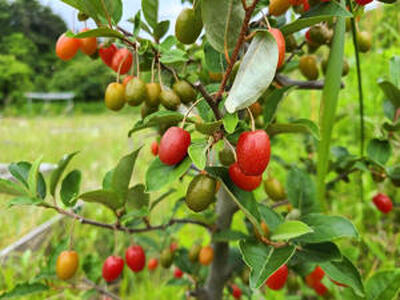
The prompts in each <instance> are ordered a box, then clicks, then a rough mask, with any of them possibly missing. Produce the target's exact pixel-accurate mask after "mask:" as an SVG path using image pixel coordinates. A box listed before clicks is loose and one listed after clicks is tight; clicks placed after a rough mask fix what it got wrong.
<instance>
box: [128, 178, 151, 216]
mask: <svg viewBox="0 0 400 300" xmlns="http://www.w3.org/2000/svg"><path fill="white" fill-rule="evenodd" d="M145 189H146V187H145V186H144V185H143V184H141V183H140V184H137V185H135V186H134V187H131V188H130V189H129V190H128V194H127V197H126V198H127V201H126V206H127V208H128V209H135V210H137V209H140V208H142V207H145V208H147V207H148V206H149V202H150V195H149V194H148V193H146V192H145Z"/></svg>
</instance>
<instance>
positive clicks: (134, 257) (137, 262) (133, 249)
mask: <svg viewBox="0 0 400 300" xmlns="http://www.w3.org/2000/svg"><path fill="white" fill-rule="evenodd" d="M125 259H126V264H127V265H128V267H129V268H130V269H131V270H132V271H133V272H140V271H142V270H143V268H144V266H145V264H146V254H145V253H144V251H143V248H142V247H141V246H139V245H133V246H130V247H129V248H128V249H126V251H125Z"/></svg>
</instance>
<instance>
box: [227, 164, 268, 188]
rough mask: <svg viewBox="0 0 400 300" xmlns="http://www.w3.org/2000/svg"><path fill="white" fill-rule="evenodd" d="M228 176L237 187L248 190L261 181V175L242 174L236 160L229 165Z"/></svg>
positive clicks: (256, 186) (255, 186)
mask: <svg viewBox="0 0 400 300" xmlns="http://www.w3.org/2000/svg"><path fill="white" fill-rule="evenodd" d="M229 177H230V178H231V180H232V181H233V183H234V184H235V185H236V186H237V187H238V188H240V189H242V190H245V191H248V192H251V191H252V190H255V189H256V188H258V186H259V185H260V184H261V181H262V176H247V175H244V174H243V172H242V170H241V169H240V167H239V164H238V163H237V162H236V163H234V164H232V165H231V166H230V167H229Z"/></svg>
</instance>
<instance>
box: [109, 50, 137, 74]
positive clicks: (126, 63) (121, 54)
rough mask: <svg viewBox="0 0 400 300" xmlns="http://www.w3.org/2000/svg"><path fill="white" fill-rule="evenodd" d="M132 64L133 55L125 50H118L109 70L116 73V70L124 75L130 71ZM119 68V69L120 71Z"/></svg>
mask: <svg viewBox="0 0 400 300" xmlns="http://www.w3.org/2000/svg"><path fill="white" fill-rule="evenodd" d="M132 62H133V55H132V53H131V52H130V51H129V50H128V49H126V48H122V49H118V51H117V52H115V54H114V56H113V59H112V62H111V68H112V69H113V70H114V71H115V72H117V73H118V70H119V71H120V72H119V74H121V75H124V74H126V73H128V72H129V70H130V69H131V66H132ZM120 66H121V69H120Z"/></svg>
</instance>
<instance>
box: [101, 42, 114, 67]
mask: <svg viewBox="0 0 400 300" xmlns="http://www.w3.org/2000/svg"><path fill="white" fill-rule="evenodd" d="M117 51H118V48H117V47H116V46H115V45H114V44H111V45H110V46H109V47H107V48H106V47H104V45H100V47H99V55H100V58H101V60H102V61H103V62H104V63H105V64H106V65H107V66H109V67H110V68H111V63H112V59H113V57H114V54H115V53H116V52H117Z"/></svg>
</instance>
